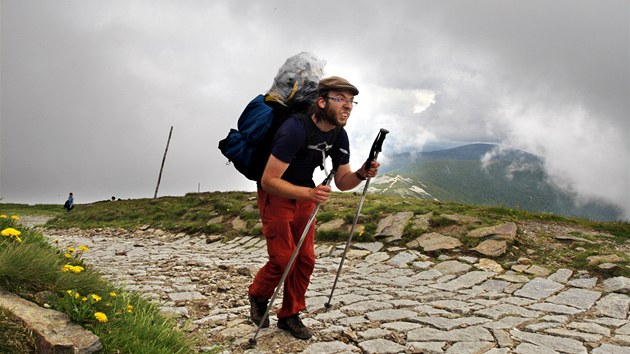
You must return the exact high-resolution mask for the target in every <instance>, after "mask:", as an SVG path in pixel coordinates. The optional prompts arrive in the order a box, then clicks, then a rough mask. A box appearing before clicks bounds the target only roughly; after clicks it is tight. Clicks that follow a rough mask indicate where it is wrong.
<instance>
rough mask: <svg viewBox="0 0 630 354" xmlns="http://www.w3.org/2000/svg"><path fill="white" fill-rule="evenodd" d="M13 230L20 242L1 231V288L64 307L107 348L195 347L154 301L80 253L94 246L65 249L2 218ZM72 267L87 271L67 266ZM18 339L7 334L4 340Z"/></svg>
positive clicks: (0, 223)
mask: <svg viewBox="0 0 630 354" xmlns="http://www.w3.org/2000/svg"><path fill="white" fill-rule="evenodd" d="M9 229H14V230H18V231H20V235H19V236H18V237H19V238H20V240H21V242H20V241H18V239H17V237H13V236H0V289H3V290H5V291H8V292H11V293H14V294H16V295H19V296H21V297H23V298H26V299H28V300H31V301H34V302H37V303H39V304H40V305H42V306H43V305H44V303H46V304H48V305H49V306H51V307H52V308H53V309H56V310H59V311H62V312H65V313H66V314H68V315H69V316H70V318H71V319H72V321H73V322H76V323H78V324H80V325H82V326H83V327H85V328H87V329H89V330H91V331H92V332H94V333H95V334H96V335H97V336H99V337H100V339H101V343H102V344H103V352H105V353H165V354H166V353H189V352H193V349H192V348H193V347H194V340H193V338H191V337H189V336H186V335H185V334H183V333H182V332H180V331H179V330H178V329H177V326H176V323H175V322H174V321H173V320H171V319H168V318H165V317H163V316H162V315H161V314H160V313H159V311H158V308H157V307H156V306H155V305H154V304H152V303H151V302H149V301H148V300H146V299H144V298H142V297H140V296H139V295H138V294H134V293H128V292H125V291H124V290H123V289H119V288H117V287H115V286H114V285H112V284H110V283H109V282H108V281H107V280H105V279H104V278H102V276H101V275H100V274H99V273H98V272H96V271H94V270H93V269H92V268H91V267H90V266H89V265H86V264H84V262H83V261H82V260H81V254H82V252H89V250H84V251H81V250H79V248H77V249H76V250H75V251H74V252H71V251H67V253H66V252H61V251H60V250H58V249H57V248H54V247H52V246H51V245H49V244H48V242H47V241H46V239H45V238H44V237H43V236H42V235H41V234H40V233H38V232H36V231H34V230H32V229H28V228H23V227H21V226H20V225H19V224H18V223H17V222H15V221H13V220H11V219H9V218H3V219H0V230H9ZM67 266H71V267H75V268H71V269H74V270H75V271H78V270H80V269H81V268H82V270H80V271H78V272H76V273H75V272H73V271H64V268H68V267H67ZM78 267H81V268H78ZM98 312H100V313H103V314H105V316H106V317H107V320H106V321H102V320H104V318H101V321H99V319H98V318H97V317H96V316H95V314H96V313H98ZM3 313H6V311H4V312H3ZM5 318H8V316H5ZM15 325H16V324H15V322H14V321H10V320H2V321H0V333H8V332H15V331H14V330H13V327H15ZM18 327H19V326H18ZM16 333H18V334H16V336H18V338H22V339H21V340H23V341H25V342H27V341H28V340H29V339H28V338H29V334H28V333H24V332H16ZM19 333H21V334H19ZM21 340H17V341H18V342H19V341H21ZM15 341H16V340H12V339H6V340H3V343H5V342H6V343H12V342H15ZM0 352H28V351H27V350H24V351H22V350H18V349H16V350H15V351H13V350H7V351H0Z"/></svg>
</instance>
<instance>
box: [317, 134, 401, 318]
mask: <svg viewBox="0 0 630 354" xmlns="http://www.w3.org/2000/svg"><path fill="white" fill-rule="evenodd" d="M387 133H389V131H388V130H387V129H383V128H381V130H380V131H379V132H378V135H377V136H376V139H375V140H374V143H372V149H371V150H370V155H369V156H368V159H367V161H365V167H366V168H368V169H369V168H370V167H371V166H372V162H373V161H376V158H377V157H378V153H379V152H381V149H382V147H383V141H384V140H385V136H386V135H387ZM371 179H372V178H371V177H368V179H367V180H366V181H365V187H363V194H362V195H361V201H360V202H359V206H358V207H357V212H356V213H355V215H354V221H353V222H352V228H351V229H350V236H348V241H347V242H346V248H345V249H344V250H343V255H342V256H341V261H340V262H339V269H337V275H336V276H335V281H334V283H333V286H332V289H331V290H330V296H329V297H328V302H326V303H325V304H324V307H326V311H328V309H329V308H331V307H332V305H331V304H330V300H331V299H332V297H333V293H334V292H335V288H336V287H337V281H338V280H339V274H340V273H341V268H342V267H343V262H344V260H345V259H346V253H348V249H349V248H350V242H352V235H353V234H354V229H355V228H356V226H357V221H358V220H359V214H360V213H361V208H362V207H363V202H365V195H366V194H367V190H368V186H369V185H370V180H371Z"/></svg>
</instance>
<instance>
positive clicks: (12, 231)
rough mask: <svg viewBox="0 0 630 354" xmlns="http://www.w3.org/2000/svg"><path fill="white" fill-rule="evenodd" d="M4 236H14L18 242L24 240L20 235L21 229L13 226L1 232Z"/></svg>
mask: <svg viewBox="0 0 630 354" xmlns="http://www.w3.org/2000/svg"><path fill="white" fill-rule="evenodd" d="M0 234H2V236H13V237H14V238H15V240H16V241H17V242H22V239H21V238H20V235H21V234H22V232H21V231H20V230H16V229H14V228H12V227H8V228H6V229H4V230H2V231H1V232H0Z"/></svg>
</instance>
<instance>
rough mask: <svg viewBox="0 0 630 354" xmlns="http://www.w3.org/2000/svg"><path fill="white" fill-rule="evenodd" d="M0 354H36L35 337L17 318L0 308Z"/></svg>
mask: <svg viewBox="0 0 630 354" xmlns="http://www.w3.org/2000/svg"><path fill="white" fill-rule="evenodd" d="M0 353H36V350H35V336H34V335H33V333H32V332H31V331H29V330H28V329H26V328H24V326H23V325H22V322H21V321H20V319H19V318H17V317H15V316H14V315H13V313H11V312H10V311H8V310H6V309H3V308H1V307H0Z"/></svg>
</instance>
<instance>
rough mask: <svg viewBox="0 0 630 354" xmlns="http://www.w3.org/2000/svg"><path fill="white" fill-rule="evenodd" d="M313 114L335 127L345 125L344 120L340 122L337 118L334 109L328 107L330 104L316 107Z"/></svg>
mask: <svg viewBox="0 0 630 354" xmlns="http://www.w3.org/2000/svg"><path fill="white" fill-rule="evenodd" d="M315 116H316V117H317V119H318V120H323V121H325V122H328V123H330V124H332V125H334V126H336V127H340V128H343V127H344V126H345V125H346V122H340V121H339V119H337V116H336V114H335V111H334V110H332V109H331V108H330V106H326V107H324V108H319V107H318V108H317V112H315Z"/></svg>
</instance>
